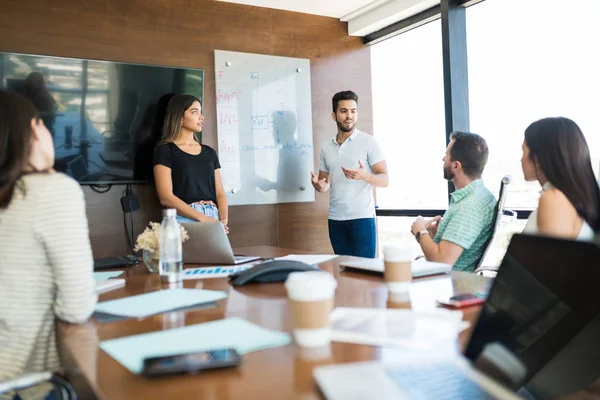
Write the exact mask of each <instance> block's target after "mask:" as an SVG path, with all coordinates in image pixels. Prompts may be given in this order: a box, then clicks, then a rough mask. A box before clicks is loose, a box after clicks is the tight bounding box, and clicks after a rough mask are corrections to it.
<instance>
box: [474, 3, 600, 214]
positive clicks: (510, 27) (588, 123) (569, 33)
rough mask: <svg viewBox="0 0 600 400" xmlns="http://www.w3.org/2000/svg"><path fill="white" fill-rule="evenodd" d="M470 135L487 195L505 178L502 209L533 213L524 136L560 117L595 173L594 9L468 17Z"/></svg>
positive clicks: (531, 8) (599, 160) (515, 8)
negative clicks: (477, 140)
mask: <svg viewBox="0 0 600 400" xmlns="http://www.w3.org/2000/svg"><path fill="white" fill-rule="evenodd" d="M466 12H467V44H468V62H469V64H468V66H469V104H470V116H471V130H472V131H473V132H477V133H479V134H481V135H482V136H484V137H485V138H486V140H487V142H488V145H489V148H490V157H489V161H488V165H487V167H486V170H485V173H484V179H485V180H486V185H487V186H488V187H489V188H490V189H493V190H496V194H497V190H498V188H499V186H500V179H501V178H502V176H504V175H506V174H509V175H511V176H512V178H513V183H512V184H511V185H510V186H509V189H508V190H509V191H508V195H507V199H506V205H507V207H509V208H513V209H531V208H534V207H536V206H537V199H538V197H539V190H540V187H539V185H537V184H528V183H525V181H524V180H523V174H522V172H521V164H520V159H521V144H522V142H523V134H524V131H525V128H526V127H527V126H528V125H529V124H530V123H532V122H534V121H535V120H538V119H540V118H544V117H550V116H564V117H568V118H571V119H572V120H574V121H575V122H576V123H577V124H578V125H579V126H580V127H581V129H582V130H583V133H584V134H585V135H586V138H587V141H588V145H589V147H590V151H591V153H592V162H593V167H594V169H595V170H596V173H598V168H599V166H600V134H598V132H599V131H600V119H598V118H597V112H598V110H599V109H600V76H599V75H598V71H599V70H600V51H599V50H598V46H597V44H596V41H597V40H596V39H597V38H598V37H600V25H598V23H597V21H598V20H599V19H600V1H598V0H571V1H569V2H568V3H565V2H564V1H560V0H527V1H524V0H486V1H484V2H482V3H480V4H477V5H475V6H473V7H469V8H468V9H467V11H466Z"/></svg>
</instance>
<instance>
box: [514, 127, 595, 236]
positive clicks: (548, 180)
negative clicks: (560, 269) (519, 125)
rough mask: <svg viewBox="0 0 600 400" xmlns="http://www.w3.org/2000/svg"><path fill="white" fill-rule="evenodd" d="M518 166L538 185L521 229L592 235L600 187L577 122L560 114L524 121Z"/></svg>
mask: <svg viewBox="0 0 600 400" xmlns="http://www.w3.org/2000/svg"><path fill="white" fill-rule="evenodd" d="M521 166H522V168H523V175H524V176H525V180H526V181H536V180H537V181H538V182H539V183H540V185H542V188H543V190H542V194H541V196H540V200H539V203H538V208H537V210H535V211H534V212H532V213H531V215H530V217H529V220H528V221H527V225H526V226H525V229H524V230H523V232H524V233H532V234H540V235H545V236H555V237H562V238H566V239H577V240H591V239H593V237H594V231H598V230H600V188H599V187H598V183H597V182H596V178H595V176H594V171H593V169H592V163H591V159H590V151H589V148H588V145H587V142H586V140H585V137H584V136H583V133H582V132H581V129H580V128H579V126H577V124H576V123H575V122H573V121H571V120H570V119H568V118H562V117H558V118H544V119H541V120H539V121H536V122H534V123H532V124H531V125H529V127H528V128H527V129H526V130H525V140H524V141H523V157H522V158H521Z"/></svg>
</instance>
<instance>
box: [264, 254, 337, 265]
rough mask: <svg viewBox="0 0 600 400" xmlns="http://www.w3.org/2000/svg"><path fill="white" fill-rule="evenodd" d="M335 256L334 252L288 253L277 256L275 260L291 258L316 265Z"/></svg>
mask: <svg viewBox="0 0 600 400" xmlns="http://www.w3.org/2000/svg"><path fill="white" fill-rule="evenodd" d="M336 257H337V255H335V254H289V255H287V256H285V257H278V258H276V260H292V261H300V262H303V263H305V264H308V265H316V264H320V263H324V262H326V261H329V260H333V259H334V258H336Z"/></svg>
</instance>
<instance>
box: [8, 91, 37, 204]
mask: <svg viewBox="0 0 600 400" xmlns="http://www.w3.org/2000/svg"><path fill="white" fill-rule="evenodd" d="M34 118H38V115H37V112H36V109H35V107H34V106H33V104H32V103H31V101H29V100H28V99H27V98H26V97H25V96H22V95H20V94H17V93H9V92H4V91H0V209H4V208H6V207H8V205H9V204H10V201H11V200H12V198H13V195H14V193H15V190H16V189H19V190H24V187H22V186H21V185H22V184H20V183H19V179H20V178H21V176H22V175H23V172H24V171H25V169H26V167H27V165H28V162H29V156H30V154H31V141H32V136H33V131H32V129H31V120H32V119H34Z"/></svg>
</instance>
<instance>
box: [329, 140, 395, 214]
mask: <svg viewBox="0 0 600 400" xmlns="http://www.w3.org/2000/svg"><path fill="white" fill-rule="evenodd" d="M335 139H336V138H335V136H334V137H333V139H331V140H330V141H328V142H327V143H325V145H324V146H323V148H322V149H321V162H320V165H319V169H320V170H321V171H324V172H328V173H329V183H330V184H331V188H330V189H329V192H330V200H329V219H333V220H336V221H346V220H350V219H359V218H373V217H375V199H374V198H373V186H372V185H370V184H368V183H367V182H365V181H359V180H354V179H348V178H346V176H345V175H344V172H343V171H342V167H345V168H358V160H360V161H361V163H362V165H363V166H364V167H365V169H366V170H367V171H369V172H371V173H372V172H373V171H372V170H371V166H372V165H374V164H377V163H378V162H381V161H383V160H384V158H383V153H382V151H381V148H380V147H379V145H378V144H377V142H376V141H375V138H374V137H373V136H371V135H369V134H368V133H364V132H360V131H359V130H358V129H354V132H353V133H352V135H350V137H349V138H348V139H347V140H346V141H345V142H344V143H342V145H341V146H340V145H338V144H337V142H336V140H335Z"/></svg>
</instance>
